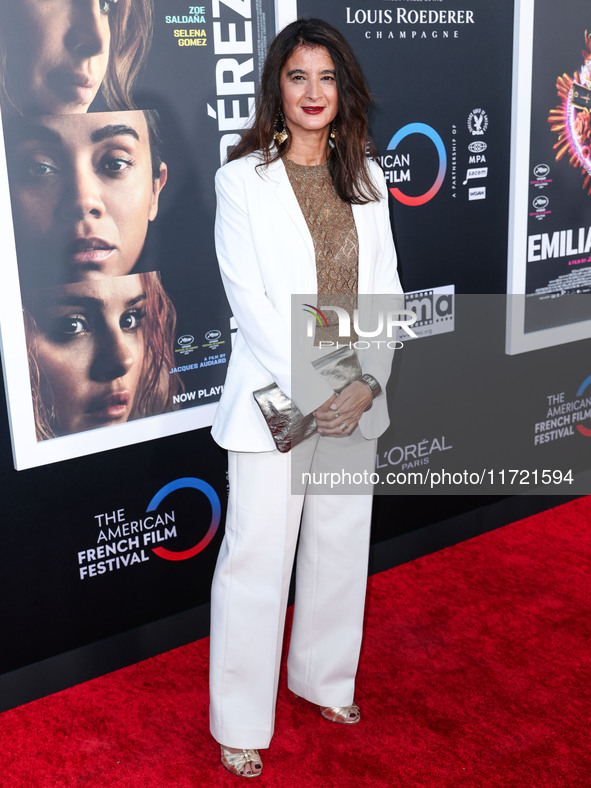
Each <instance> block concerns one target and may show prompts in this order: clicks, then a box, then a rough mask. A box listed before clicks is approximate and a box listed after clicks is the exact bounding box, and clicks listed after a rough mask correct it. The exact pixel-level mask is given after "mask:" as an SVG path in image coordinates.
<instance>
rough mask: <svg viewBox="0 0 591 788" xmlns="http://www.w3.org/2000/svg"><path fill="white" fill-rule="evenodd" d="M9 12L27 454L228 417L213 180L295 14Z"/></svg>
mask: <svg viewBox="0 0 591 788" xmlns="http://www.w3.org/2000/svg"><path fill="white" fill-rule="evenodd" d="M66 5H67V4H65V5H64V9H65V8H66ZM6 6H7V7H6ZM6 6H3V7H2V10H1V11H0V27H1V30H2V32H1V41H0V47H1V48H2V52H3V53H5V57H4V59H3V63H4V64H5V65H3V66H2V73H1V74H0V102H1V104H0V106H1V117H2V128H3V142H4V144H3V145H2V146H1V148H2V150H1V152H0V201H1V202H0V206H1V207H2V213H1V217H0V221H1V223H2V224H1V237H2V247H3V248H2V257H3V269H4V270H3V282H4V286H3V291H2V295H1V296H0V298H1V299H2V301H1V303H0V314H1V336H2V354H3V361H4V373H5V386H6V392H7V399H8V405H9V415H10V427H11V436H12V444H13V455H14V461H15V465H16V467H17V468H19V469H20V468H26V467H31V466H35V465H41V464H45V463H50V462H55V461H58V460H64V459H69V458H72V457H77V456H80V455H85V454H89V453H93V452H98V451H104V450H106V449H112V448H117V447H119V446H125V445H129V444H132V443H137V442H141V441H146V440H150V439H153V438H157V437H162V436H166V435H173V434H175V433H179V432H182V431H185V430H189V429H194V428H197V427H205V426H209V425H210V424H211V422H212V418H213V413H214V411H215V406H216V403H217V401H218V400H219V397H220V395H221V392H222V390H223V383H224V378H225V374H226V366H227V361H228V357H229V353H230V348H231V315H230V313H229V309H228V306H227V303H226V300H225V296H224V293H223V288H222V285H221V281H220V279H219V275H218V270H217V263H216V258H215V250H214V245H213V221H214V212H215V196H214V185H213V184H214V175H215V171H216V169H217V168H218V167H219V166H220V164H221V163H223V161H224V159H225V157H226V154H227V151H228V149H229V148H230V147H231V146H232V145H233V144H234V143H235V141H236V139H237V134H238V132H239V130H240V129H241V128H242V127H243V126H244V124H245V123H246V121H247V120H248V117H249V114H250V112H251V110H252V107H253V103H254V95H255V89H256V86H257V84H258V81H259V77H260V70H261V66H262V62H263V60H264V55H265V52H266V47H267V43H268V40H269V39H270V38H271V37H272V36H273V34H274V32H275V24H276V21H277V22H278V21H279V18H278V19H277V20H276V18H275V16H276V15H275V14H274V12H273V10H272V8H270V6H271V4H264V5H263V3H262V2H259V1H257V2H252V3H251V2H236V1H235V0H214V1H213V2H208V3H207V4H205V5H195V6H193V5H190V4H188V3H185V2H177V1H176V0H173V1H172V2H171V1H170V0H154V2H152V1H151V0H145V2H142V3H124V2H121V3H115V2H109V3H96V4H92V3H91V4H87V6H88V7H86V5H85V8H84V9H82V8H79V9H78V8H77V9H76V11H75V13H76V14H77V15H78V17H77V19H76V24H73V23H72V20H71V19H70V18H69V16H68V14H69V12H66V10H63V12H62V13H59V14H55V13H50V10H49V7H48V10H47V11H45V10H44V9H41V8H40V7H39V6H38V4H30V3H26V2H25V3H22V4H21V3H17V4H6ZM290 6H291V3H287V4H286V9H287V10H288V7H290ZM68 8H69V6H68ZM72 13H74V12H72ZM283 13H285V10H284V11H283Z"/></svg>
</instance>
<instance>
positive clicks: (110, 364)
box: [25, 271, 182, 440]
mask: <svg viewBox="0 0 591 788" xmlns="http://www.w3.org/2000/svg"><path fill="white" fill-rule="evenodd" d="M25 326H26V333H27V348H28V354H29V371H30V377H31V388H32V395H33V407H34V413H35V427H36V432H37V440H46V439H48V438H55V437H57V436H59V435H70V434H72V433H76V432H82V431H84V430H90V429H95V428H97V427H106V426H110V425H114V424H122V423H124V422H126V421H128V420H130V419H137V418H143V417H145V416H153V415H155V414H157V413H163V412H166V411H169V410H172V409H173V408H172V401H173V395H174V394H177V393H179V392H180V391H181V390H182V389H181V386H180V383H179V379H178V377H177V376H176V374H175V375H170V372H169V370H170V369H171V367H173V366H174V362H173V355H174V354H173V348H172V342H173V337H174V330H175V312H174V307H173V305H172V302H171V301H170V299H169V298H168V296H167V295H166V293H165V292H164V289H163V288H162V285H161V283H160V278H159V275H158V273H156V272H155V271H151V272H148V273H145V274H132V275H130V276H124V277H104V278H102V279H95V280H90V281H87V282H80V283H76V284H70V285H62V286H60V287H56V288H51V289H49V290H42V291H36V292H35V293H30V294H29V295H28V299H27V302H26V306H25Z"/></svg>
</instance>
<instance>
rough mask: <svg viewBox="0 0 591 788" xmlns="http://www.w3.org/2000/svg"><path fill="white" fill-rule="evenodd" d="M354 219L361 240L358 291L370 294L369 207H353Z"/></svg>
mask: <svg viewBox="0 0 591 788" xmlns="http://www.w3.org/2000/svg"><path fill="white" fill-rule="evenodd" d="M352 208H353V219H354V220H355V227H356V228H357V238H358V240H359V270H358V274H357V290H358V292H359V293H369V292H370V286H371V281H370V276H371V264H370V263H371V254H372V252H371V250H372V248H373V239H372V237H371V232H370V228H369V226H368V222H367V206H366V205H353V206H352Z"/></svg>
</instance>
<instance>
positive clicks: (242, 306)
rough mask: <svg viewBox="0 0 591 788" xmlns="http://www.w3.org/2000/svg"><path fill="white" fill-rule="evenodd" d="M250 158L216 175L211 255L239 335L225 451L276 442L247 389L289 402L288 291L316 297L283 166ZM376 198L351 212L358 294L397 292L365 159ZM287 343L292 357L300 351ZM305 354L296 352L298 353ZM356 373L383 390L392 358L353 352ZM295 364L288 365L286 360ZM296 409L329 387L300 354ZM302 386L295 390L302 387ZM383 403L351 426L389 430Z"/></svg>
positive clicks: (217, 427)
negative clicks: (267, 389)
mask: <svg viewBox="0 0 591 788" xmlns="http://www.w3.org/2000/svg"><path fill="white" fill-rule="evenodd" d="M260 163H261V158H260V156H259V155H258V154H252V155H250V156H245V157H244V158H241V159H237V160H235V161H232V162H230V163H229V164H226V165H225V166H223V167H222V168H221V169H220V170H218V172H217V174H216V181H215V183H216V195H217V213H216V222H215V241H216V251H217V256H218V261H219V266H220V271H221V275H222V280H223V283H224V287H225V290H226V295H227V297H228V301H229V302H230V307H231V308H232V311H233V314H234V317H235V319H236V323H237V326H238V331H237V333H236V338H235V342H234V346H233V349H232V354H231V357H230V363H229V366H228V373H227V377H226V382H225V385H224V392H223V394H222V397H221V400H220V402H219V405H218V408H217V412H216V415H215V419H214V422H213V427H212V435H213V437H214V439H215V441H216V442H217V443H218V444H219V445H220V446H222V447H224V448H226V449H230V450H232V451H270V450H272V449H274V448H275V444H274V442H273V439H272V437H271V434H270V432H269V428H268V426H267V424H266V422H265V420H264V419H263V417H262V414H261V412H260V409H259V407H258V405H257V403H256V402H255V399H254V397H253V394H252V392H253V391H254V390H256V389H259V388H262V387H263V386H267V385H269V384H270V383H273V382H276V383H277V384H278V386H279V388H280V389H281V390H282V391H284V392H285V393H286V394H287V396H289V397H291V396H292V386H291V369H292V352H291V351H292V330H291V310H292V304H291V296H292V294H303V295H305V294H312V293H316V292H317V284H316V260H315V254H314V244H313V242H312V237H311V235H310V232H309V230H308V226H307V224H306V220H305V219H304V216H303V214H302V211H301V210H300V206H299V204H298V201H297V198H296V196H295V194H294V192H293V189H292V187H291V184H290V182H289V179H288V177H287V173H286V171H285V167H284V166H283V162H282V161H281V160H278V161H276V162H274V163H273V164H271V165H270V166H269V167H265V166H262V167H259V169H258V170H257V169H256V165H257V164H260ZM370 168H371V174H372V178H373V179H374V181H375V183H376V185H377V186H378V188H379V190H380V193H381V199H380V200H379V202H371V203H367V204H366V205H353V206H352V207H353V218H354V220H355V225H356V228H357V234H358V238H359V273H358V292H359V294H372V293H376V294H393V293H402V288H401V286H400V280H399V278H398V273H397V270H396V267H397V264H396V252H395V249H394V243H393V240H392V230H391V226H390V218H389V214H388V199H387V189H386V185H385V182H384V178H383V175H382V172H381V170H380V168H379V167H378V165H377V164H375V162H370ZM297 344H298V343H297V342H296V343H295V347H294V351H293V352H294V353H300V349H299V348H298V346H297ZM301 352H302V353H303V352H304V351H303V350H302V351H301ZM358 355H359V358H360V362H361V366H362V369H363V371H364V372H369V373H370V374H372V375H374V377H376V379H377V380H378V381H379V382H380V385H381V386H382V391H385V387H386V382H387V379H388V375H389V373H390V366H391V361H392V359H391V355H389V354H388V353H387V352H380V353H378V354H376V353H365V354H364V351H361V352H360V353H358ZM294 361H296V359H294ZM297 361H298V369H300V368H302V369H304V368H305V369H306V370H309V374H308V377H307V379H306V382H305V386H300V385H299V382H298V398H297V400H296V405H297V406H298V407H299V409H300V410H301V411H302V413H304V414H307V413H311V412H312V411H313V410H315V409H316V408H318V407H319V406H320V405H321V404H322V403H323V402H326V400H327V399H329V397H330V396H331V395H332V393H333V392H332V390H331V389H330V387H329V385H328V383H327V381H326V380H325V378H324V377H322V376H321V375H320V374H319V373H317V372H316V371H315V370H314V369H313V368H312V366H311V365H310V363H309V360H308V361H306V360H305V359H304V357H303V356H302V358H301V359H297ZM300 389H301V390H300ZM388 423H389V419H388V413H387V407H386V397H385V396H384V395H383V394H382V395H380V396H379V397H377V398H376V399H375V400H374V402H373V406H372V408H371V409H370V410H369V411H367V413H365V414H364V415H363V416H362V418H361V421H360V423H359V426H360V429H361V432H362V434H363V435H364V437H366V438H377V437H378V436H379V435H381V434H382V432H384V430H385V429H386V427H387V426H388Z"/></svg>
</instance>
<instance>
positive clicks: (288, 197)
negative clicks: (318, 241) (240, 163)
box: [267, 159, 315, 260]
mask: <svg viewBox="0 0 591 788" xmlns="http://www.w3.org/2000/svg"><path fill="white" fill-rule="evenodd" d="M267 174H268V176H269V177H270V178H271V180H272V181H273V182H274V184H275V198H276V199H277V203H278V204H279V205H280V206H281V208H283V210H284V211H285V213H286V214H287V216H288V217H289V219H290V220H291V222H292V223H293V225H294V226H295V228H296V229H297V231H298V233H299V234H300V235H301V236H302V239H303V240H304V242H305V244H306V247H307V249H308V252H309V254H310V256H311V257H312V259H313V260H314V259H315V253H314V243H313V241H312V236H311V235H310V231H309V230H308V225H307V224H306V220H305V219H304V214H303V213H302V210H301V208H300V204H299V203H298V200H297V197H296V196H295V194H294V191H293V189H292V188H291V184H290V182H289V178H288V177H287V172H286V171H285V167H284V166H283V162H282V161H281V159H278V160H277V161H275V162H273V164H271V165H270V167H269V168H268V169H267Z"/></svg>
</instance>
